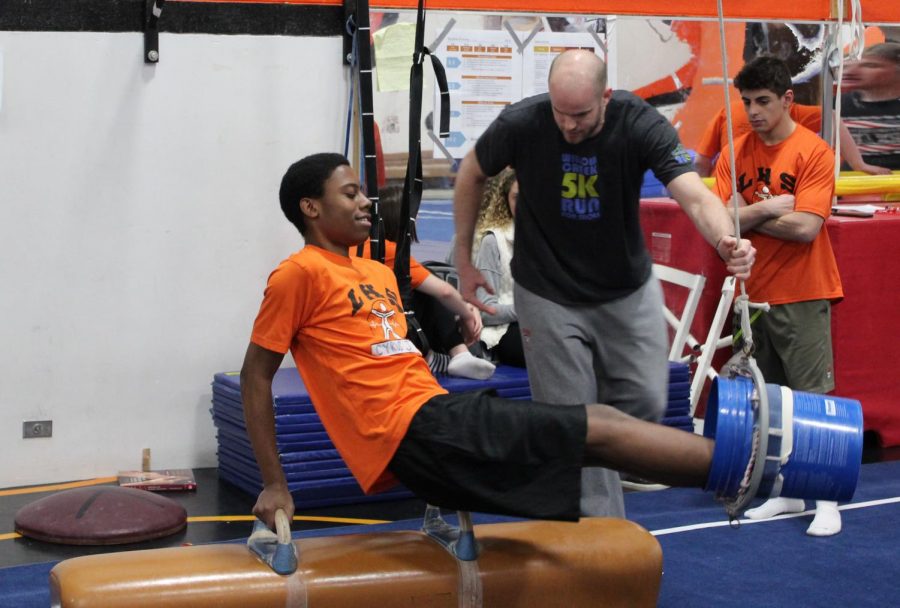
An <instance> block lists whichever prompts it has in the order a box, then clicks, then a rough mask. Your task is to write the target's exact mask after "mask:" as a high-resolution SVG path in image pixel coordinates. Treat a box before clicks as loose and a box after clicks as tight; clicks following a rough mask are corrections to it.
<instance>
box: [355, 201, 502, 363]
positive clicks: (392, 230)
mask: <svg viewBox="0 0 900 608" xmlns="http://www.w3.org/2000/svg"><path fill="white" fill-rule="evenodd" d="M378 195H379V202H380V205H379V213H380V215H381V220H382V222H383V223H384V234H385V244H384V264H385V265H386V266H387V267H389V268H390V269H391V270H393V269H394V260H395V258H396V255H397V241H398V240H399V239H400V234H401V230H403V229H404V228H403V226H405V223H404V222H401V220H400V207H401V203H402V197H403V190H402V188H400V187H399V186H388V187H386V188H382V189H380V190H379V192H378ZM413 240H415V234H413ZM351 254H354V255H355V254H356V251H355V250H351ZM362 257H365V258H371V248H370V241H368V240H367V241H366V242H365V243H363V254H362ZM409 276H410V285H411V287H412V289H413V303H412V309H413V311H414V313H415V317H416V321H418V323H419V326H420V327H421V328H422V332H423V333H424V334H425V339H426V340H427V341H428V345H429V350H428V352H426V353H423V354H424V355H425V360H426V361H427V362H428V367H430V368H431V371H432V373H433V374H435V375H439V374H449V375H451V376H458V377H460V378H471V379H473V380H487V379H488V378H490V377H491V376H493V375H494V364H493V363H491V362H490V361H486V360H485V359H481V358H479V357H476V356H474V355H472V353H471V352H469V348H468V346H466V343H465V340H464V339H463V337H462V333H461V332H460V330H459V326H458V325H457V322H456V317H455V315H454V314H453V312H451V310H450V309H451V308H453V307H459V306H466V307H470V308H473V307H472V306H471V304H468V303H466V302H464V301H463V299H462V296H461V295H460V294H459V292H458V291H457V290H456V288H455V287H453V286H452V285H450V284H449V283H447V282H446V281H444V280H442V279H440V278H438V277H437V276H435V275H434V274H432V273H431V272H430V271H429V270H428V269H427V268H425V267H424V266H422V265H421V264H420V263H419V262H418V261H417V260H416V259H415V258H414V257H413V256H412V255H410V256H409ZM451 302H452V304H451Z"/></svg>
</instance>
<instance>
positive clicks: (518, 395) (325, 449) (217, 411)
mask: <svg viewBox="0 0 900 608" xmlns="http://www.w3.org/2000/svg"><path fill="white" fill-rule="evenodd" d="M438 380H439V382H440V383H441V385H442V386H444V388H446V389H447V390H448V391H450V392H451V393H457V392H463V391H468V390H478V389H485V388H491V389H494V390H496V391H497V394H498V395H500V396H501V397H506V398H509V399H528V398H529V397H530V396H531V390H530V388H529V387H528V375H527V373H526V371H525V370H524V369H521V368H515V367H507V366H502V365H501V366H498V367H497V370H496V371H495V372H494V375H493V377H491V378H490V379H488V380H468V379H465V378H455V377H451V376H444V377H441V378H439V379H438ZM212 393H213V398H212V409H211V413H212V417H213V422H214V424H215V426H216V430H217V440H218V459H219V477H220V478H221V479H223V480H225V481H227V482H229V483H231V484H233V485H235V486H237V487H239V488H241V489H242V490H244V491H246V492H248V493H250V494H258V493H259V492H260V491H261V490H262V478H261V477H260V474H259V468H258V467H257V466H256V459H255V457H254V456H253V449H252V447H251V446H250V440H249V438H248V437H247V429H246V427H245V425H244V411H243V406H242V402H241V382H240V376H239V373H238V372H220V373H218V374H216V375H215V376H214V378H213V383H212ZM272 401H273V403H274V406H275V441H276V445H277V447H278V454H279V457H280V458H281V464H282V467H283V468H284V473H285V476H286V477H287V482H288V488H289V489H290V491H291V493H292V494H293V496H294V501H295V504H296V506H297V508H310V507H323V506H331V505H339V504H349V503H361V502H371V501H378V500H394V499H397V498H405V497H409V496H412V494H411V493H410V492H409V490H407V489H406V488H404V487H402V486H400V487H396V488H393V489H392V490H389V491H387V492H383V493H381V494H375V495H372V496H366V495H365V494H363V491H362V489H361V488H360V487H359V484H357V483H356V480H355V479H354V478H353V476H352V475H351V474H350V470H349V469H348V468H347V465H346V464H345V463H344V461H343V459H342V458H341V457H340V455H339V454H338V452H337V450H336V449H335V447H334V444H332V443H331V439H329V438H328V434H327V433H326V432H325V427H323V426H322V423H321V421H320V420H319V416H318V414H316V411H315V409H314V408H313V405H312V402H311V401H310V398H309V393H308V392H307V390H306V387H305V386H304V385H303V381H302V380H301V379H300V375H299V374H298V373H297V370H296V369H294V368H283V369H280V370H278V372H277V373H276V374H275V378H274V380H273V381H272Z"/></svg>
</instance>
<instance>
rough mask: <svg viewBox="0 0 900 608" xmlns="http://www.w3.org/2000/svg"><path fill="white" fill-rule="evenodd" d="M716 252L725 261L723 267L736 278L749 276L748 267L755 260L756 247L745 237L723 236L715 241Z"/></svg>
mask: <svg viewBox="0 0 900 608" xmlns="http://www.w3.org/2000/svg"><path fill="white" fill-rule="evenodd" d="M716 253H718V254H719V257H720V258H722V259H723V260H724V261H725V268H727V269H728V272H730V273H731V274H733V275H734V276H735V278H737V279H747V278H749V277H750V268H751V267H752V266H753V262H755V261H756V248H755V247H754V246H753V245H752V244H751V243H750V241H748V240H747V239H737V238H735V237H733V236H723V237H722V238H721V239H719V242H718V243H716Z"/></svg>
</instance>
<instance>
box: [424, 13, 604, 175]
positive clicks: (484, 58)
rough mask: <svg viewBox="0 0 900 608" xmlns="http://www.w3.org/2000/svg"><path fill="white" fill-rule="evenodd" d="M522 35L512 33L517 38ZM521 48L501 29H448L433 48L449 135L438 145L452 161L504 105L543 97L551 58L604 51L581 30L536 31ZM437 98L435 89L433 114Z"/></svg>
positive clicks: (436, 121)
mask: <svg viewBox="0 0 900 608" xmlns="http://www.w3.org/2000/svg"><path fill="white" fill-rule="evenodd" d="M526 34H527V33H523V32H517V35H521V37H522V38H523V39H525V38H526ZM605 38H606V39H607V40H608V39H609V38H608V37H605ZM521 44H522V43H521V42H519V41H517V40H515V39H513V37H512V34H510V33H509V32H508V31H506V30H500V31H496V30H489V31H487V30H455V29H454V30H450V32H449V33H448V34H447V35H446V36H445V37H444V39H443V40H442V41H441V43H440V45H439V46H438V47H437V49H436V50H435V53H436V55H437V56H438V57H439V58H440V60H441V62H442V63H443V64H444V69H445V71H446V73H447V86H448V88H449V90H450V136H449V137H447V138H446V139H442V140H441V143H442V144H443V146H444V148H445V149H446V150H447V151H448V152H449V153H450V154H451V155H452V156H453V158H455V159H460V158H462V157H463V156H465V155H466V153H467V152H468V151H469V150H471V149H472V147H473V146H474V145H475V142H476V141H477V139H478V137H479V136H480V135H481V133H482V132H483V131H484V130H485V129H486V128H487V126H488V125H489V124H491V122H492V121H493V120H494V118H496V117H497V115H498V114H500V112H501V111H502V110H503V108H505V107H506V106H507V105H509V104H511V103H515V102H516V101H519V100H520V99H523V98H525V97H529V96H531V95H537V94H540V93H545V92H546V91H547V76H548V74H549V72H550V64H551V62H552V61H553V58H554V57H556V55H558V54H559V53H561V52H563V51H564V50H566V49H571V48H584V49H590V50H592V51H594V52H595V53H597V54H598V55H600V56H601V57H605V56H606V53H607V52H608V51H609V49H608V48H607V49H604V48H603V44H602V43H601V38H599V37H595V36H593V35H591V34H589V33H583V32H539V33H537V34H536V35H535V36H534V38H532V39H531V40H529V41H528V43H527V44H524V46H522V48H521V49H520V45H521ZM607 79H608V81H609V86H612V87H614V86H615V68H614V66H610V67H609V68H608V74H607ZM439 95H440V92H439V91H438V88H437V87H435V101H434V107H435V111H436V112H437V111H438V110H437V109H438V108H440V99H439ZM437 119H438V117H437V116H435V120H434V124H435V125H437V124H438V120H437Z"/></svg>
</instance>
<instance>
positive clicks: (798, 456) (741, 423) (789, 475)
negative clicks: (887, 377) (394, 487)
mask: <svg viewBox="0 0 900 608" xmlns="http://www.w3.org/2000/svg"><path fill="white" fill-rule="evenodd" d="M752 392H753V382H752V381H751V380H749V379H747V378H743V377H740V376H739V377H736V378H723V377H719V378H716V379H715V380H714V381H713V385H712V389H711V391H710V395H709V402H708V405H707V413H706V420H705V422H704V429H703V434H704V436H706V437H709V438H714V439H715V442H716V444H715V448H714V450H713V460H712V464H711V466H710V472H709V477H708V479H707V483H706V489H707V490H709V491H712V492H716V494H717V495H718V496H720V497H725V498H733V497H735V496H736V495H737V493H738V489H739V487H740V483H741V480H742V479H743V478H744V476H745V474H746V472H747V464H748V462H749V459H750V452H751V449H752V441H753V427H754V424H755V422H756V421H755V416H756V415H757V413H756V412H754V411H753V405H752V401H751V395H752ZM766 394H767V396H768V398H769V411H770V416H769V425H768V426H769V429H770V432H769V441H768V444H769V449H768V450H767V452H768V456H769V458H768V459H767V460H766V463H765V469H764V474H763V478H762V481H761V483H760V487H759V496H762V497H765V496H786V497H790V498H804V499H810V500H837V501H846V500H850V499H851V498H852V497H853V492H854V491H855V490H856V482H857V480H858V478H859V468H860V463H861V461H862V436H863V418H862V406H861V405H860V403H859V401H857V400H855V399H846V398H843V397H834V396H832V395H819V394H814V393H804V392H800V391H792V390H790V389H788V388H786V387H781V386H779V385H777V384H767V385H766ZM783 425H787V426H788V427H789V428H790V429H791V430H790V440H789V441H787V442H786V449H787V448H789V449H790V451H789V453H787V454H782V453H781V446H782V443H783V442H785V439H786V438H783V437H781V436H779V433H780V431H781V429H782V426H783ZM782 461H784V462H782Z"/></svg>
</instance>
